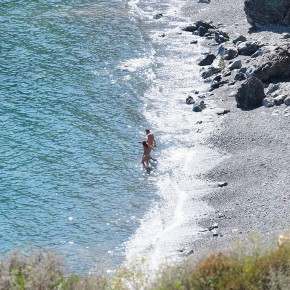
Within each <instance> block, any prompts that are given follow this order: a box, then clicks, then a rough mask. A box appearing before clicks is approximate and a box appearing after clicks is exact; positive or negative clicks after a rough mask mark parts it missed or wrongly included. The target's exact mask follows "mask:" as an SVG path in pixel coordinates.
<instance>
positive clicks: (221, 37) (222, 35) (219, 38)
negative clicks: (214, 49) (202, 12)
mask: <svg viewBox="0 0 290 290" xmlns="http://www.w3.org/2000/svg"><path fill="white" fill-rule="evenodd" d="M214 39H215V41H216V42H217V43H219V44H221V43H223V42H226V41H229V39H230V37H229V35H228V34H227V33H226V32H224V31H220V30H219V31H216V32H215V34H214Z"/></svg>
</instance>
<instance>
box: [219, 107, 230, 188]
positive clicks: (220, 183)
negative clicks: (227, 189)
mask: <svg viewBox="0 0 290 290" xmlns="http://www.w3.org/2000/svg"><path fill="white" fill-rule="evenodd" d="M228 111H229V110H228ZM227 185H228V183H227V182H225V181H221V182H219V183H218V187H224V186H227Z"/></svg>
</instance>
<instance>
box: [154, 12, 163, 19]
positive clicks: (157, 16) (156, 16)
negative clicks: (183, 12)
mask: <svg viewBox="0 0 290 290" xmlns="http://www.w3.org/2000/svg"><path fill="white" fill-rule="evenodd" d="M161 17H163V14H162V13H157V14H155V15H154V16H153V19H160V18H161Z"/></svg>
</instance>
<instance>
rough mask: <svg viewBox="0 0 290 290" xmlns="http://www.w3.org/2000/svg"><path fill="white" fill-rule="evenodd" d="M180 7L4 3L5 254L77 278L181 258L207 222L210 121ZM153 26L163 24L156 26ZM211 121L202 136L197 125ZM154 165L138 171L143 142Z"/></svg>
mask: <svg viewBox="0 0 290 290" xmlns="http://www.w3.org/2000/svg"><path fill="white" fill-rule="evenodd" d="M182 5H183V1H179V0H166V1H163V2H162V3H161V4H160V3H156V1H150V0H142V1H141V0H140V1H133V0H132V1H128V2H127V1H125V2H124V1H121V0H112V1H110V2H109V3H108V2H107V1H100V0H97V1H95V0H94V1H90V0H87V1H82V0H75V1H53V2H50V4H47V3H46V2H44V1H38V2H37V3H35V1H24V0H23V1H17V2H16V3H15V1H6V2H5V3H3V4H1V5H0V21H1V25H2V27H3V37H2V38H1V41H0V46H1V49H0V55H1V57H0V80H1V88H2V89H1V91H0V97H1V107H0V108H1V114H0V122H1V123H0V124H1V125H0V126H1V132H2V134H1V136H0V143H1V144H0V145H1V146H0V150H1V155H0V156H1V158H2V159H1V161H2V162H1V164H0V166H1V168H0V170H1V171H0V178H1V196H0V199H1V201H2V202H1V203H0V209H1V210H0V221H1V222H0V232H1V233H2V243H1V244H0V252H1V253H2V254H6V253H8V252H9V251H11V250H13V249H15V248H22V249H30V248H31V247H45V248H48V249H52V250H54V251H56V252H58V253H59V254H60V255H62V256H65V258H66V261H67V263H68V266H69V268H70V269H71V270H73V271H76V272H79V273H86V272H88V271H94V270H96V269H98V268H100V267H101V268H102V269H104V268H105V270H114V269H115V268H116V267H117V266H118V265H120V264H121V263H122V262H124V260H126V261H132V260H135V259H136V258H137V260H140V258H141V260H142V258H143V257H146V259H147V261H148V263H149V267H150V268H151V269H156V268H158V265H160V263H162V262H164V261H165V260H167V259H169V260H177V259H178V258H180V255H179V253H180V250H182V249H183V248H184V247H185V248H186V247H188V245H189V243H190V241H191V240H192V239H194V238H196V235H197V232H198V226H197V219H198V218H199V217H200V215H202V214H203V213H204V212H205V211H210V210H211V209H210V208H209V207H208V206H206V205H205V204H203V203H202V202H201V201H199V200H198V197H200V196H202V195H203V194H204V191H203V189H204V188H205V184H204V183H203V182H202V181H201V180H199V179H198V178H197V175H198V174H200V173H203V172H205V171H206V170H207V169H208V168H209V167H211V166H213V165H215V164H216V163H217V162H218V157H219V156H218V155H217V154H216V153H215V152H214V150H213V149H211V148H206V147H204V142H203V140H204V136H206V135H208V134H209V133H210V132H211V130H212V128H213V123H214V124H215V126H216V125H217V123H218V122H217V121H216V120H215V117H214V116H213V115H212V114H211V113H210V107H211V105H210V103H209V105H208V107H209V110H207V111H206V112H205V113H203V114H193V112H192V110H191V107H190V106H188V105H186V104H185V99H186V97H187V96H188V94H190V93H192V92H193V91H194V90H196V89H198V90H200V91H203V90H205V86H204V85H203V84H201V83H200V82H199V68H198V67H197V65H196V58H197V57H199V56H200V54H201V51H202V46H201V45H197V46H195V47H193V46H192V45H190V44H189V43H190V41H191V40H193V39H194V38H195V37H196V36H193V35H191V34H188V33H181V31H180V26H181V25H184V23H185V21H186V19H184V18H182V17H180V12H179V9H180V8H181V6H182ZM157 12H163V13H164V17H162V18H161V19H159V20H154V19H153V16H154V15H155V14H156V13H157ZM200 120H203V123H202V124H201V123H200ZM148 127H149V128H150V129H153V131H154V134H155V137H156V139H157V148H156V151H155V152H153V154H154V156H155V157H157V158H158V162H157V163H154V164H152V171H150V173H149V172H146V171H144V170H143V169H142V168H141V166H140V159H141V155H142V146H141V145H140V144H138V141H139V140H142V139H143V138H145V132H144V130H145V128H148Z"/></svg>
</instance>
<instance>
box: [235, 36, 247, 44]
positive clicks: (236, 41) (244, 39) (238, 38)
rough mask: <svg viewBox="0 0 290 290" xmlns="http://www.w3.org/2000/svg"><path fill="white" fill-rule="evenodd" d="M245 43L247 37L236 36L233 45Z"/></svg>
mask: <svg viewBox="0 0 290 290" xmlns="http://www.w3.org/2000/svg"><path fill="white" fill-rule="evenodd" d="M244 41H247V38H246V37H245V36H243V35H239V36H236V37H235V38H234V39H233V43H234V44H237V43H238V42H244Z"/></svg>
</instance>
